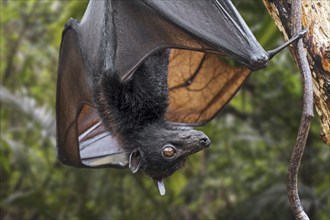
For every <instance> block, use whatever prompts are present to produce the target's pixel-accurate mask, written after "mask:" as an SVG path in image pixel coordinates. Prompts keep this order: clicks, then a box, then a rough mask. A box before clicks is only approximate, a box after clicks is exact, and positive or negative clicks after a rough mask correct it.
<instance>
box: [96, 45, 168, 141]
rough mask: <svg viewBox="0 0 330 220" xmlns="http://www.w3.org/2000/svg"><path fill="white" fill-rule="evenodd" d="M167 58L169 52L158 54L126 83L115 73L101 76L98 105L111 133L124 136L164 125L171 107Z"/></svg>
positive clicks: (97, 98) (149, 58)
mask: <svg viewBox="0 0 330 220" xmlns="http://www.w3.org/2000/svg"><path fill="white" fill-rule="evenodd" d="M168 59H169V51H168V50H162V51H158V52H156V53H155V54H153V55H151V56H150V57H148V58H147V59H146V60H145V61H144V62H143V63H142V65H141V66H140V67H139V68H138V69H137V70H136V72H135V73H134V74H133V76H132V77H131V78H130V79H129V80H127V81H125V82H121V80H120V78H119V76H118V75H117V74H116V73H111V72H105V73H103V74H102V77H101V78H100V81H99V83H98V85H97V87H98V88H97V95H96V97H95V98H96V100H95V102H96V103H97V107H98V110H99V112H100V115H101V118H102V120H103V122H104V124H105V125H106V126H107V127H108V128H109V129H110V130H112V131H113V132H114V133H117V134H121V135H124V136H125V134H129V133H131V132H133V131H136V130H140V129H142V128H144V127H145V126H147V125H148V124H150V125H153V124H159V123H163V120H164V115H165V112H166V110H167V106H168V101H167V97H168V91H167V90H168V89H167V68H168Z"/></svg>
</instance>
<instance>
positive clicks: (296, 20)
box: [287, 0, 314, 220]
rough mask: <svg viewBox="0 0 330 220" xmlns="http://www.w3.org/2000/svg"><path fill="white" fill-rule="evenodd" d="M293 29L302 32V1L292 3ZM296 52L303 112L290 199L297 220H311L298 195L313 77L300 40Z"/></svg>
mask: <svg viewBox="0 0 330 220" xmlns="http://www.w3.org/2000/svg"><path fill="white" fill-rule="evenodd" d="M291 17H292V28H293V33H292V35H294V34H295V33H298V32H299V31H300V30H301V0H293V1H292V12H291ZM294 50H295V52H296V58H297V62H298V66H299V69H300V72H301V75H302V81H303V90H304V97H303V102H304V104H303V112H302V117H301V121H300V125H299V131H298V136H297V140H296V144H295V146H294V148H293V152H292V155H291V159H290V164H289V169H288V186H287V187H288V197H289V202H290V205H291V209H292V211H293V213H294V215H295V218H296V219H297V220H309V217H308V216H307V214H306V213H305V211H304V209H303V207H302V205H301V201H300V198H299V194H298V187H297V185H298V184H297V183H298V180H297V179H298V170H299V166H300V161H301V158H302V156H303V153H304V150H305V146H306V141H307V137H308V133H309V129H310V126H311V121H312V118H313V116H314V115H313V84H312V75H311V72H310V69H309V65H308V61H307V58H306V53H305V51H304V48H303V41H302V39H300V40H299V41H298V42H297V46H296V48H295V49H294Z"/></svg>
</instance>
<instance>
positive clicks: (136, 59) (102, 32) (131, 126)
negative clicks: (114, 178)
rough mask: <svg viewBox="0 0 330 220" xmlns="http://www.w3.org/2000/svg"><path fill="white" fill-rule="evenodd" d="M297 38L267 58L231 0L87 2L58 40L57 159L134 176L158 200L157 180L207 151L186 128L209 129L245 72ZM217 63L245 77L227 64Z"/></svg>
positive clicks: (206, 141) (202, 140)
mask: <svg viewBox="0 0 330 220" xmlns="http://www.w3.org/2000/svg"><path fill="white" fill-rule="evenodd" d="M302 34H303V33H300V34H299V35H297V36H295V37H294V38H292V39H291V40H290V41H288V42H287V43H286V44H284V45H282V46H281V47H279V48H277V49H275V50H273V51H269V52H266V51H265V50H264V49H263V48H262V47H261V46H260V45H259V43H258V41H257V40H256V39H255V37H254V36H253V34H252V33H251V31H250V29H249V28H248V27H247V25H246V24H245V22H244V21H243V19H242V18H241V16H240V14H239V13H238V12H237V10H236V9H235V7H234V6H233V5H232V3H231V2H230V1H229V0H224V1H218V0H205V1H190V0H180V1H178V0H166V1H163V0H139V1H137V0H134V1H133V0H132V1H121V0H105V1H90V2H89V5H88V7H87V9H86V12H85V14H84V16H83V18H82V20H81V21H80V22H77V21H76V20H74V19H71V20H69V21H68V22H67V24H66V26H65V30H64V31H63V35H62V43H61V48H60V55H59V66H58V81H57V100H56V103H57V105H56V113H57V118H56V119H57V146H58V158H59V160H60V161H62V162H63V163H64V164H67V165H70V166H75V167H93V168H97V167H116V168H126V167H130V169H131V171H132V172H133V173H135V172H137V171H138V170H139V169H141V170H143V171H144V172H145V173H147V174H148V175H149V176H151V177H152V178H153V179H154V181H155V183H156V186H157V187H158V189H159V192H160V193H161V194H162V195H163V194H164V193H165V188H164V184H163V179H164V178H166V177H168V176H169V175H171V174H172V173H173V172H174V171H176V170H177V169H179V168H181V167H182V166H183V164H184V161H185V159H186V157H187V156H189V155H191V154H193V153H196V152H198V151H200V150H202V149H204V148H206V147H208V146H209V144H210V140H209V139H208V137H207V136H206V135H205V134H204V133H202V132H200V131H195V130H193V129H191V128H189V127H184V126H196V125H201V124H204V123H206V122H208V121H209V120H211V119H212V118H213V117H214V115H216V113H217V112H218V111H219V110H220V109H221V108H222V107H223V106H224V105H225V104H226V103H227V102H228V101H229V100H230V99H231V97H232V96H233V95H234V94H235V92H236V91H237V90H238V89H239V87H240V86H241V84H242V83H243V82H244V81H245V79H246V78H247V77H248V75H249V72H250V71H249V69H250V70H258V69H261V68H264V67H265V66H266V65H267V62H268V60H269V59H270V58H271V57H272V56H273V55H274V54H276V53H277V52H278V51H280V50H282V49H283V48H284V47H286V46H287V45H288V44H290V43H291V42H293V41H294V40H296V39H298V38H300V37H301V36H302ZM223 55H227V56H230V57H232V58H234V59H235V60H237V61H239V62H240V63H241V64H244V65H245V66H246V67H247V68H245V67H234V66H229V65H227V64H225V63H224V62H223V61H222V60H221V59H219V57H221V56H223ZM193 97H196V99H193Z"/></svg>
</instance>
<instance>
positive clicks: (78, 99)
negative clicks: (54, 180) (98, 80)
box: [56, 23, 127, 167]
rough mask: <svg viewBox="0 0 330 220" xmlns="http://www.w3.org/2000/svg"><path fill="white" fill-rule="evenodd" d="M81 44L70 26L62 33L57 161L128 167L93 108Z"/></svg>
mask: <svg viewBox="0 0 330 220" xmlns="http://www.w3.org/2000/svg"><path fill="white" fill-rule="evenodd" d="M79 42H80V39H79V31H78V30H77V29H76V28H75V24H74V23H71V25H68V26H67V27H66V29H65V30H64V32H63V36H62V43H61V48H60V56H59V66H58V82H57V100H56V117H57V118H56V120H57V146H58V158H59V159H60V160H61V161H62V162H63V163H65V164H67V165H71V166H76V167H82V166H86V167H99V166H113V167H126V166H127V156H126V153H125V152H124V150H123V148H122V147H121V146H120V144H119V142H118V140H117V138H116V137H115V136H113V135H112V134H111V132H110V131H108V130H106V129H105V128H104V126H103V124H102V121H101V119H100V117H99V115H98V112H97V110H96V108H95V107H93V104H92V103H93V102H92V96H93V86H94V84H93V81H92V78H91V76H90V74H88V71H90V70H89V69H88V68H89V67H88V66H87V63H86V62H85V60H84V56H83V53H82V52H81V46H80V43H79Z"/></svg>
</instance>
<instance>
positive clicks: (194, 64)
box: [166, 49, 250, 126]
mask: <svg viewBox="0 0 330 220" xmlns="http://www.w3.org/2000/svg"><path fill="white" fill-rule="evenodd" d="M221 58H222V57H221V56H219V55H217V54H211V53H204V52H195V51H190V50H177V49H172V50H171V53H170V63H169V70H168V87H169V108H168V112H167V114H166V118H167V120H168V121H171V122H174V123H178V124H184V125H190V126H198V125H201V124H205V123H207V122H208V121H210V120H211V119H212V118H213V117H214V116H215V115H216V114H217V113H218V112H219V111H220V110H221V109H222V108H223V107H224V106H225V105H226V104H227V103H228V102H229V101H230V99H231V98H232V97H233V96H234V95H235V93H236V92H237V91H238V89H239V88H240V87H241V85H242V84H243V82H244V81H245V80H246V79H247V78H248V76H249V74H250V70H249V69H247V68H246V67H242V66H235V65H230V64H228V62H225V61H224V60H222V59H221Z"/></svg>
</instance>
